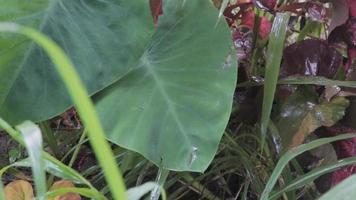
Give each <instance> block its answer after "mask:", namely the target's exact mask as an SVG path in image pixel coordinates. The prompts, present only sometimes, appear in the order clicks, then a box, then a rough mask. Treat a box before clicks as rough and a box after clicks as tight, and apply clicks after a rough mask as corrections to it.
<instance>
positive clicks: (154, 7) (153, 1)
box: [150, 0, 163, 25]
mask: <svg viewBox="0 0 356 200" xmlns="http://www.w3.org/2000/svg"><path fill="white" fill-rule="evenodd" d="M162 4H163V3H162V0H150V8H151V13H152V17H153V22H154V24H155V25H157V23H158V17H159V16H160V15H162V14H163V9H162Z"/></svg>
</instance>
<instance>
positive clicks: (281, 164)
mask: <svg viewBox="0 0 356 200" xmlns="http://www.w3.org/2000/svg"><path fill="white" fill-rule="evenodd" d="M353 137H356V134H351V133H350V134H343V135H339V136H335V137H330V138H322V139H318V140H315V141H312V142H309V143H307V144H302V145H300V146H298V147H296V148H293V149H290V150H289V151H287V152H286V153H285V154H284V155H283V156H282V157H281V158H280V159H279V161H278V163H277V165H276V167H275V168H274V170H273V172H272V174H271V176H270V178H269V179H268V182H267V184H266V186H265V189H264V190H263V192H262V195H261V198H260V200H268V199H269V195H270V193H271V191H272V189H273V187H274V185H275V184H276V182H277V180H278V178H279V176H280V175H281V173H282V172H283V169H284V168H285V166H286V165H287V164H288V162H289V161H291V160H292V159H293V158H295V157H296V156H298V155H300V154H302V153H304V152H306V151H309V150H311V149H314V148H316V147H319V146H322V145H324V144H327V143H330V142H335V141H338V140H344V139H350V138H353Z"/></svg>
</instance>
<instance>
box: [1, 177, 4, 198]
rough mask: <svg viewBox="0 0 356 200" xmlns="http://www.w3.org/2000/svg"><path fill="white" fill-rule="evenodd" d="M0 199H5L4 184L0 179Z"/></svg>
mask: <svg viewBox="0 0 356 200" xmlns="http://www.w3.org/2000/svg"><path fill="white" fill-rule="evenodd" d="M0 199H5V192H4V185H3V184H2V181H1V179H0Z"/></svg>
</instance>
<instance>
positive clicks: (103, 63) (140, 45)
mask: <svg viewBox="0 0 356 200" xmlns="http://www.w3.org/2000/svg"><path fill="white" fill-rule="evenodd" d="M145 4H148V1H146V0H130V1H124V0H31V1H29V0H0V5H1V6H0V7H1V8H0V20H1V21H15V22H17V23H20V24H23V25H26V26H31V27H34V28H36V29H39V30H40V31H42V32H43V33H45V34H47V35H49V36H50V37H51V38H52V39H54V40H55V41H56V42H57V43H58V44H59V45H60V46H61V47H62V48H63V49H64V50H65V52H66V53H67V54H68V55H69V56H70V58H71V60H72V61H73V63H74V65H75V67H76V69H77V71H78V72H79V73H80V75H81V78H82V80H83V81H84V83H85V85H86V87H87V89H88V91H89V92H90V93H91V94H94V93H95V92H97V91H100V90H101V89H103V88H104V87H106V86H108V85H110V84H112V83H113V82H115V81H117V80H119V79H120V78H121V77H123V76H124V75H125V74H127V73H128V72H129V71H130V70H131V67H132V66H134V65H135V63H136V62H137V60H138V58H139V57H140V56H141V54H142V52H143V49H144V47H145V46H146V45H147V44H148V42H149V40H150V38H151V35H152V32H153V26H154V25H153V22H152V20H151V16H150V15H149V13H147V12H146V11H144V9H147V8H146V6H145ZM130 27H132V28H130ZM133 27H134V28H133ZM150 30H151V31H150ZM0 75H1V78H0V116H1V117H3V118H5V119H6V120H8V121H10V122H12V123H13V124H16V123H19V122H21V121H22V120H25V119H30V120H33V121H41V120H44V119H48V118H50V117H52V116H55V115H57V114H59V113H61V112H63V111H64V110H65V109H66V108H68V107H70V106H71V105H72V102H71V100H70V98H69V96H68V94H67V92H66V90H65V87H64V85H63V83H62V81H61V80H60V78H59V76H58V75H57V72H56V70H55V68H54V67H53V66H52V63H51V61H50V60H49V58H48V56H47V55H46V53H45V52H44V51H42V50H41V49H40V48H39V47H37V46H35V45H34V43H32V42H31V41H29V40H26V39H25V38H24V37H21V36H18V35H10V34H1V37H0Z"/></svg>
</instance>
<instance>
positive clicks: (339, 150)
mask: <svg viewBox="0 0 356 200" xmlns="http://www.w3.org/2000/svg"><path fill="white" fill-rule="evenodd" d="M354 132H356V130H354V129H352V128H349V127H345V126H341V125H335V126H332V127H330V128H327V129H326V131H325V132H323V135H326V136H336V135H339V134H344V133H354ZM333 146H334V149H335V152H336V155H337V157H338V159H343V158H348V157H352V156H356V138H352V139H349V140H342V141H337V142H334V143H333ZM353 174H356V165H353V166H348V167H344V168H341V169H339V170H337V171H335V172H333V174H332V176H331V177H332V178H331V185H332V186H334V185H337V184H338V183H340V182H341V181H343V180H344V179H345V178H347V177H349V176H351V175H353Z"/></svg>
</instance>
